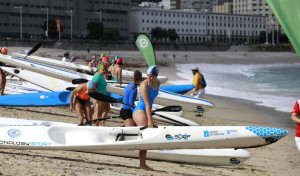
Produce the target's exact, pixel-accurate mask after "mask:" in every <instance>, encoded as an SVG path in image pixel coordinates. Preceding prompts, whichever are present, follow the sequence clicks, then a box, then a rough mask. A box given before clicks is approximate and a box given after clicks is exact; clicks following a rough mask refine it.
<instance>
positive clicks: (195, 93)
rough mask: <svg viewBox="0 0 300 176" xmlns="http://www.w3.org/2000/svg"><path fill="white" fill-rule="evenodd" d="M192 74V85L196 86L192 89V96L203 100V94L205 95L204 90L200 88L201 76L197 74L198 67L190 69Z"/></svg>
mask: <svg viewBox="0 0 300 176" xmlns="http://www.w3.org/2000/svg"><path fill="white" fill-rule="evenodd" d="M192 72H193V75H194V78H193V85H194V86H196V87H195V88H194V89H193V93H192V96H193V97H195V98H201V99H203V98H204V94H205V88H204V87H202V85H201V83H202V79H203V75H202V74H201V73H200V72H199V68H198V67H193V68H192Z"/></svg>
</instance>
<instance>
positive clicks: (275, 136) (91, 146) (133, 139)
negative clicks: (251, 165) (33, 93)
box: [0, 125, 288, 151]
mask: <svg viewBox="0 0 300 176" xmlns="http://www.w3.org/2000/svg"><path fill="white" fill-rule="evenodd" d="M287 134H288V131H286V130H284V129H279V128H270V127H254V126H179V127H177V126H159V127H157V128H144V127H101V128H99V127H93V126H67V125H66V126H63V125H59V126H24V125H19V126H1V127H0V148H9V149H24V150H27V149H28V150H32V149H37V150H73V151H99V150H103V151H104V150H109V151H114V150H160V149H217V148H248V147H251V148H252V147H259V146H264V145H269V144H272V143H274V142H276V141H278V140H279V139H281V138H282V137H284V136H286V135H287Z"/></svg>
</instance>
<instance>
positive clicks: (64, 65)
mask: <svg viewBox="0 0 300 176" xmlns="http://www.w3.org/2000/svg"><path fill="white" fill-rule="evenodd" d="M13 55H15V56H17V57H22V58H24V57H25V56H26V55H25V54H19V53H13ZM26 59H28V60H31V61H34V62H38V63H42V64H46V65H52V66H55V67H60V68H65V69H68V70H73V71H83V72H90V71H91V69H90V68H89V67H88V66H86V65H80V64H76V63H69V62H62V61H60V60H56V59H50V58H45V57H39V56H28V57H26ZM93 71H94V72H95V71H96V68H93ZM132 75H133V71H128V70H122V77H123V79H125V80H129V81H131V80H132ZM142 76H143V78H144V79H145V78H147V75H146V74H144V73H143V75H142ZM157 79H158V80H159V81H160V82H161V83H165V82H167V80H168V78H167V77H164V76H158V77H157Z"/></svg>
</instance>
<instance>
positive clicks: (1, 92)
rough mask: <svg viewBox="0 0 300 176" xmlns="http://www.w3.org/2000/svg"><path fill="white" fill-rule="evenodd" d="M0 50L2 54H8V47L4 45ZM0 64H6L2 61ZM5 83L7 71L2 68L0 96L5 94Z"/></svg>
mask: <svg viewBox="0 0 300 176" xmlns="http://www.w3.org/2000/svg"><path fill="white" fill-rule="evenodd" d="M0 52H1V54H4V55H7V48H6V47H2V48H1V49H0ZM0 65H4V64H3V63H2V62H1V63H0ZM5 85H6V75H5V71H3V70H2V69H0V96H2V95H4V89H5Z"/></svg>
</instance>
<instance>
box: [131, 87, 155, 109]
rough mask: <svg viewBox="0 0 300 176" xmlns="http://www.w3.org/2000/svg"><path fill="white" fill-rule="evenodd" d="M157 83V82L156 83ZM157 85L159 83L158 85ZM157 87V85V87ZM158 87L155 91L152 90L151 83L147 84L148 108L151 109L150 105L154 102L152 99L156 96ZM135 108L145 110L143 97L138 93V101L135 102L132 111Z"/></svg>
mask: <svg viewBox="0 0 300 176" xmlns="http://www.w3.org/2000/svg"><path fill="white" fill-rule="evenodd" d="M157 85H158V83H157ZM158 86H159V85H158ZM158 89H159V87H158ZM158 89H157V91H154V90H153V89H152V87H151V84H149V94H148V95H149V101H150V108H151V109H152V105H153V102H154V99H155V98H156V97H157V95H158ZM137 110H143V111H145V112H146V106H145V103H144V99H143V97H142V94H140V102H139V103H138V104H137V106H136V107H135V108H134V111H133V113H134V112H135V111H137Z"/></svg>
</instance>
